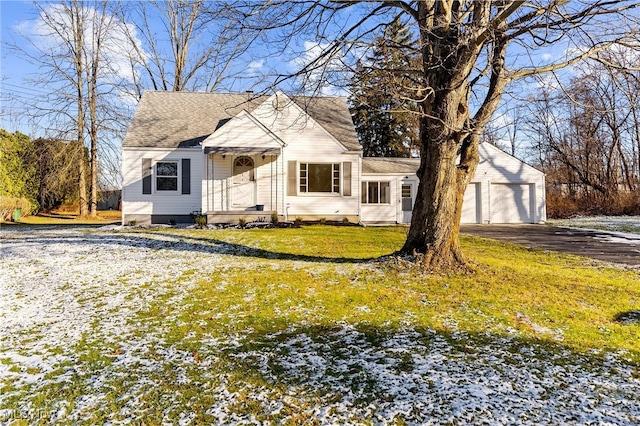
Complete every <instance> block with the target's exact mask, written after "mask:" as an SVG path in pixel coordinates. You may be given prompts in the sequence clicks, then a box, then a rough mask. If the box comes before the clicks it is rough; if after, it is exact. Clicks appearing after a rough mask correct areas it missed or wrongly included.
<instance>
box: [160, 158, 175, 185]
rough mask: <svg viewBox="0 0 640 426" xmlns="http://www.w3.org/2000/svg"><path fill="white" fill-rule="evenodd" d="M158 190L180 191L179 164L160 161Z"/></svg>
mask: <svg viewBox="0 0 640 426" xmlns="http://www.w3.org/2000/svg"><path fill="white" fill-rule="evenodd" d="M156 190H157V191H177V190H178V162H177V161H158V162H157V163H156Z"/></svg>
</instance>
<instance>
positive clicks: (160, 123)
mask: <svg viewBox="0 0 640 426" xmlns="http://www.w3.org/2000/svg"><path fill="white" fill-rule="evenodd" d="M267 98H268V96H266V95H260V96H250V95H247V94H222V93H190V92H153V91H148V92H145V93H144V94H143V95H142V99H141V100H140V103H139V105H138V109H137V110H136V113H135V115H134V117H133V120H132V122H131V124H130V125H129V128H128V129H127V135H126V136H125V138H124V141H123V142H122V146H123V147H148V148H176V147H190V146H197V145H198V144H199V143H200V142H202V141H203V140H204V139H205V138H206V137H207V136H209V135H210V134H211V133H213V132H214V131H215V130H216V129H217V128H218V127H220V126H222V125H223V124H224V123H225V122H227V121H228V120H229V119H230V118H231V117H233V116H235V115H236V114H238V113H239V112H240V111H242V110H243V109H244V110H247V111H248V112H252V111H253V110H254V109H255V108H256V107H257V106H258V105H260V104H262V103H263V102H264V101H265V100H266V99H267ZM292 99H293V100H294V101H295V102H296V104H297V105H298V106H300V107H301V108H302V109H303V110H304V111H306V112H307V114H309V116H311V117H312V118H313V119H314V120H316V121H317V122H318V123H319V124H320V125H321V126H323V127H324V128H325V130H327V131H328V132H329V133H330V134H331V135H332V136H333V137H334V138H336V139H337V140H338V141H340V142H341V143H342V144H343V145H344V146H345V147H346V148H347V149H349V150H353V151H359V150H360V149H361V148H360V144H359V143H358V138H357V136H356V132H355V129H354V127H353V122H352V121H351V114H350V113H349V108H348V107H347V104H346V102H345V99H344V98H340V97H313V98H312V97H303V96H297V97H292Z"/></svg>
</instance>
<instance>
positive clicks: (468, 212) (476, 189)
mask: <svg viewBox="0 0 640 426" xmlns="http://www.w3.org/2000/svg"><path fill="white" fill-rule="evenodd" d="M481 188H482V185H481V184H480V183H479V182H471V183H469V185H467V189H466V191H465V192H464V201H463V202H462V217H461V219H460V223H482V189H481Z"/></svg>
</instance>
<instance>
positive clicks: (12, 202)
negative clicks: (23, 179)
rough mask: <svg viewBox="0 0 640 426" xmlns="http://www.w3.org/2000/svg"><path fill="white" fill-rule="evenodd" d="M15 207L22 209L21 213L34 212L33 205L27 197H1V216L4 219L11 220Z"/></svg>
mask: <svg viewBox="0 0 640 426" xmlns="http://www.w3.org/2000/svg"><path fill="white" fill-rule="evenodd" d="M15 209H21V210H22V212H21V214H22V215H23V216H26V215H30V214H31V213H32V210H33V205H32V204H31V202H29V200H27V199H26V198H14V197H0V218H1V219H2V220H11V217H12V215H13V211H14V210H15Z"/></svg>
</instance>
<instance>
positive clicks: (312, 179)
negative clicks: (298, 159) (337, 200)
mask: <svg viewBox="0 0 640 426" xmlns="http://www.w3.org/2000/svg"><path fill="white" fill-rule="evenodd" d="M299 183H300V188H299V189H300V192H301V193H312V192H322V193H333V194H339V193H340V163H300V180H299Z"/></svg>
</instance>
